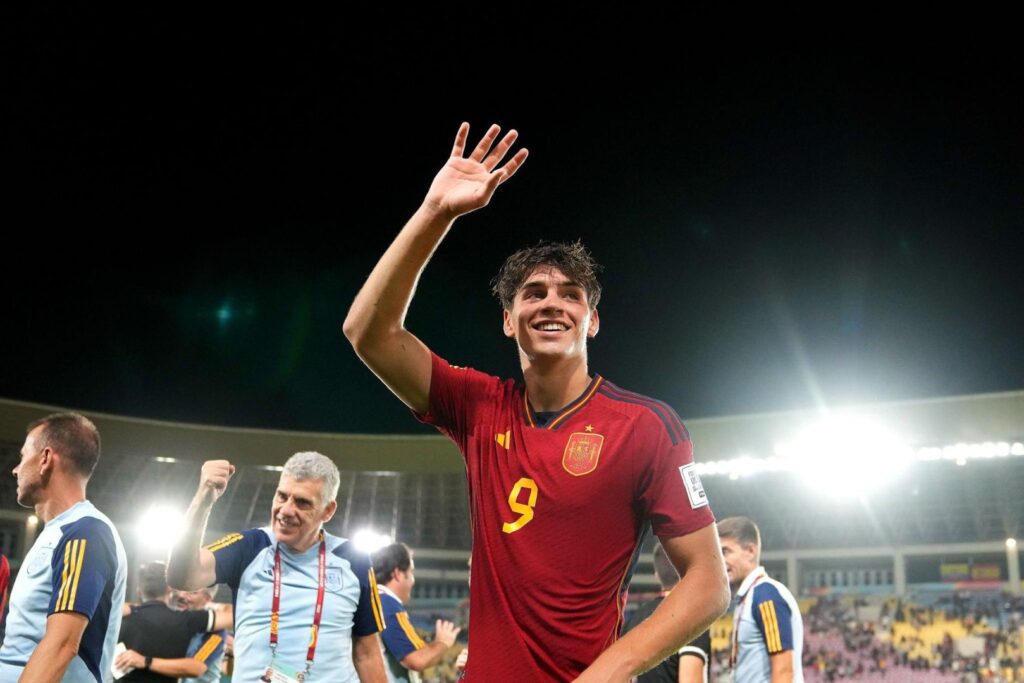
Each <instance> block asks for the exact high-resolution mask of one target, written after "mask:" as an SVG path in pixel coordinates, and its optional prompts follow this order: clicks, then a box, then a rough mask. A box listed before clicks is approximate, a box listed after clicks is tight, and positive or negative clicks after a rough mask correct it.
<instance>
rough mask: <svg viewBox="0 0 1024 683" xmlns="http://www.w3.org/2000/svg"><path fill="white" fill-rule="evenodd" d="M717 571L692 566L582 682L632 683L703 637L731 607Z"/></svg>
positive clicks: (720, 575)
mask: <svg viewBox="0 0 1024 683" xmlns="http://www.w3.org/2000/svg"><path fill="white" fill-rule="evenodd" d="M715 569H717V568H715V567H708V566H694V567H692V568H691V570H690V571H688V572H687V573H686V574H685V575H684V576H683V578H682V579H680V581H679V583H678V584H677V586H676V587H675V588H674V589H673V590H672V592H671V593H670V594H669V595H668V596H667V597H666V598H665V600H664V601H663V602H662V603H661V605H659V606H658V608H657V609H656V610H655V611H654V613H653V614H652V615H651V616H650V617H649V618H648V619H646V620H645V621H644V622H642V623H641V624H640V625H638V626H637V627H636V628H634V629H633V630H631V631H630V632H629V633H627V634H626V635H625V636H623V637H622V638H621V639H620V640H618V641H616V642H615V643H614V644H613V645H612V646H611V647H610V648H608V649H607V650H605V651H604V652H603V653H602V654H601V656H600V657H598V658H597V660H596V661H595V662H594V663H593V664H592V665H591V666H590V667H588V668H587V670H586V671H585V672H584V673H583V674H582V675H581V676H580V677H579V678H578V679H577V681H579V682H580V683H583V682H584V681H594V682H595V683H596V682H598V681H601V682H602V683H605V682H608V681H623V682H624V681H627V680H629V678H631V677H632V676H636V675H638V674H640V673H643V672H644V671H647V670H648V669H650V668H651V667H653V666H655V665H657V664H658V663H659V662H661V661H662V660H664V659H665V658H666V657H668V656H669V655H670V654H672V653H673V652H676V651H677V650H679V648H681V647H682V646H683V645H685V644H686V643H688V642H690V641H691V640H693V639H694V638H696V637H697V636H698V635H700V634H701V633H702V632H703V631H704V630H705V629H706V628H707V627H708V626H710V625H711V623H712V622H713V621H714V620H715V619H717V618H718V617H719V616H720V615H721V614H722V613H723V612H725V610H726V609H727V608H728V606H729V589H728V584H727V583H726V581H725V578H724V572H722V571H715ZM694 596H702V599H694Z"/></svg>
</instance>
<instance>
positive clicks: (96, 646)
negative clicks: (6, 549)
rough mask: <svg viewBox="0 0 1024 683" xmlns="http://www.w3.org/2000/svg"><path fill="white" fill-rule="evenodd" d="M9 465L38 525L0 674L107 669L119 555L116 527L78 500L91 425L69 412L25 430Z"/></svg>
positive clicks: (56, 675) (52, 675) (91, 682)
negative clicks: (17, 454)
mask: <svg viewBox="0 0 1024 683" xmlns="http://www.w3.org/2000/svg"><path fill="white" fill-rule="evenodd" d="M26 431H27V434H26V436H25V443H24V445H22V447H21V459H20V460H19V462H18V465H17V467H15V468H14V476H15V477H17V479H18V492H17V496H18V504H19V505H22V506H24V507H31V508H34V509H35V514H36V516H37V517H38V518H39V520H40V521H41V522H42V523H43V524H45V525H46V526H45V527H44V528H43V531H42V533H40V534H39V537H38V538H36V541H35V543H34V544H33V545H32V548H31V549H30V550H29V551H28V554H26V555H25V559H24V560H23V561H22V564H21V570H20V571H19V572H18V578H17V580H15V582H14V588H13V589H12V590H11V599H10V604H9V606H8V616H7V624H6V629H7V630H6V633H5V634H4V642H3V646H2V647H0V682H2V683H7V682H8V681H15V680H18V679H19V678H20V679H21V680H23V681H58V680H61V679H62V677H63V680H64V681H75V682H77V681H82V682H87V683H95V681H98V680H101V679H102V678H103V677H104V676H106V673H107V670H108V669H109V668H110V665H111V663H112V662H113V659H114V647H115V645H116V643H117V632H118V629H120V627H121V605H122V604H123V603H124V591H125V581H126V578H127V575H128V569H127V566H128V563H127V560H126V559H125V554H124V547H123V546H122V545H121V539H120V537H119V536H118V535H117V530H116V529H115V528H114V525H113V524H112V523H111V522H110V520H109V519H107V517H106V516H105V515H104V514H103V513H102V512H100V511H99V510H97V509H96V508H95V507H93V505H92V503H90V502H89V501H87V500H86V499H85V489H86V485H87V484H88V483H89V478H90V477H91V476H92V473H93V470H94V469H95V468H96V464H97V463H98V462H99V459H100V433H99V431H98V430H97V429H96V425H94V424H93V423H92V422H91V421H90V420H89V419H88V418H86V417H84V416H82V415H79V414H78V413H54V414H52V415H48V416H47V417H44V418H43V419H41V420H37V421H35V422H33V423H31V424H30V425H28V428H27V430H26Z"/></svg>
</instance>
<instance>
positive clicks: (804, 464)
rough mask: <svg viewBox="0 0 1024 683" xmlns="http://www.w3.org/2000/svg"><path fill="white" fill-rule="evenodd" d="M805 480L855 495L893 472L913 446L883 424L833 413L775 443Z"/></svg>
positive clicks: (837, 494)
mask: <svg viewBox="0 0 1024 683" xmlns="http://www.w3.org/2000/svg"><path fill="white" fill-rule="evenodd" d="M778 452H779V455H780V456H782V457H783V458H785V459H787V460H789V461H790V462H791V464H792V466H793V469H795V470H796V472H797V473H798V474H799V475H800V477H801V479H803V480H804V481H805V482H806V483H807V484H808V485H809V486H811V487H812V488H814V489H815V490H817V491H819V492H821V493H822V494H824V495H827V496H833V497H836V498H853V497H861V496H864V495H865V494H867V493H870V492H871V491H872V490H874V489H877V488H879V487H881V486H882V485H884V484H886V483H887V482H889V481H892V480H893V479H895V478H896V477H897V476H899V475H900V474H901V473H902V472H903V470H904V469H906V467H907V466H908V465H909V464H910V463H911V462H913V460H914V459H915V454H914V451H913V449H911V448H910V447H908V446H906V445H904V444H902V443H900V442H899V441H898V440H897V439H896V437H895V436H893V435H892V434H891V433H890V432H889V431H888V430H887V429H885V428H884V427H883V426H881V425H879V424H877V423H874V422H871V421H870V420H866V419H864V418H860V417H855V416H840V415H833V416H829V417H827V418H826V419H824V420H822V421H821V422H819V423H818V424H816V425H813V426H812V427H809V428H808V429H807V430H805V431H804V432H803V433H802V434H800V436H799V437H797V439H796V440H795V441H793V442H792V443H791V444H787V445H785V446H782V447H780V448H779V449H778Z"/></svg>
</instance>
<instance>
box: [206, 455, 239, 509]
mask: <svg viewBox="0 0 1024 683" xmlns="http://www.w3.org/2000/svg"><path fill="white" fill-rule="evenodd" d="M234 473H235V466H234V465H232V464H231V463H229V462H228V461H227V460H207V461H206V462H204V463H203V470H202V472H201V473H200V475H199V493H200V494H203V495H207V496H212V498H211V500H213V501H216V500H217V499H218V498H220V497H221V495H223V494H224V491H225V489H227V487H228V480H229V479H231V475H233V474H234Z"/></svg>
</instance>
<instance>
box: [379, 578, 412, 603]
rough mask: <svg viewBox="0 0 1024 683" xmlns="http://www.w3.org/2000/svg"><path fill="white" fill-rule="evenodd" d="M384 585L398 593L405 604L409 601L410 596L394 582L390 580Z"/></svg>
mask: <svg viewBox="0 0 1024 683" xmlns="http://www.w3.org/2000/svg"><path fill="white" fill-rule="evenodd" d="M384 587H385V588H387V589H388V590H389V591H391V592H392V593H394V594H395V595H397V596H398V599H399V600H401V601H402V604H405V603H407V602H409V598H408V596H406V595H402V591H400V590H398V588H396V587H395V586H394V584H393V583H392V582H390V581H389V582H387V583H385V584H384Z"/></svg>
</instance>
